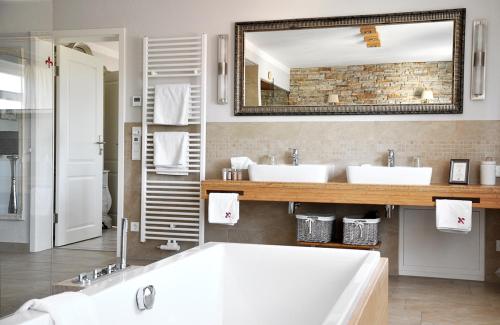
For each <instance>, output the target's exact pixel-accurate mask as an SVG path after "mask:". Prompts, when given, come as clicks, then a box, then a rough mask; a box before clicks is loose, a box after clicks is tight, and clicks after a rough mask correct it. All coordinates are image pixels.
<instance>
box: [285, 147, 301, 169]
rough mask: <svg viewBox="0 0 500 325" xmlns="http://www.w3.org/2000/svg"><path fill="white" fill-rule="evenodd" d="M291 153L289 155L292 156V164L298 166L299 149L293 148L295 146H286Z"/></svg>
mask: <svg viewBox="0 0 500 325" xmlns="http://www.w3.org/2000/svg"><path fill="white" fill-rule="evenodd" d="M288 149H289V150H290V151H291V152H292V154H291V157H292V165H294V166H298V165H299V149H295V148H288Z"/></svg>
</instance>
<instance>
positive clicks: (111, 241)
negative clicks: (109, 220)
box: [60, 228, 116, 252]
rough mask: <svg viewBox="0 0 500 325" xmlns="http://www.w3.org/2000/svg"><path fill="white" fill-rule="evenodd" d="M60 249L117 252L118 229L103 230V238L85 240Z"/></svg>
mask: <svg viewBox="0 0 500 325" xmlns="http://www.w3.org/2000/svg"><path fill="white" fill-rule="evenodd" d="M60 248H64V249H84V250H91V251H104V252H116V228H111V229H103V230H102V236H101V237H97V238H93V239H89V240H84V241H81V242H78V243H74V244H70V245H66V246H62V247H60Z"/></svg>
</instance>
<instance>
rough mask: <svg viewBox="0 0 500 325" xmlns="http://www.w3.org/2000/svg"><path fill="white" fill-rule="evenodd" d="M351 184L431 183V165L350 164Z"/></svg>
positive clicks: (348, 177)
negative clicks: (386, 165)
mask: <svg viewBox="0 0 500 325" xmlns="http://www.w3.org/2000/svg"><path fill="white" fill-rule="evenodd" d="M346 171H347V182H348V183H349V184H381V185H430V184H431V178H432V168H431V167H418V168H417V167H384V166H370V165H363V166H348V167H347V170H346Z"/></svg>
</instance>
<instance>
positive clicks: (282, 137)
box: [125, 121, 500, 282]
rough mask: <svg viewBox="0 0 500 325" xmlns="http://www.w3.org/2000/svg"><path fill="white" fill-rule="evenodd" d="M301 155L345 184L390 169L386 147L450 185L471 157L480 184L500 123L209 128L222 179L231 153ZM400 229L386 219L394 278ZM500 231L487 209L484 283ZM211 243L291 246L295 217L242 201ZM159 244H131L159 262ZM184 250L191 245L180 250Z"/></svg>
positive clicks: (132, 204)
mask: <svg viewBox="0 0 500 325" xmlns="http://www.w3.org/2000/svg"><path fill="white" fill-rule="evenodd" d="M132 125H136V124H132V123H128V124H127V125H126V129H125V140H126V141H125V215H127V216H128V217H130V218H131V220H139V216H140V175H141V174H140V162H138V161H134V162H132V161H131V158H130V157H131V156H130V132H131V127H132ZM289 147H294V148H298V149H299V151H300V160H301V162H304V163H335V165H336V172H335V181H346V175H345V167H346V166H347V165H349V164H361V163H371V164H385V162H386V153H387V149H389V148H391V149H394V150H395V151H396V163H397V164H398V165H410V164H411V163H412V160H413V157H414V156H419V157H421V159H422V162H423V164H424V165H425V166H431V167H433V169H434V170H433V179H432V181H433V182H434V183H446V182H447V181H448V169H449V160H450V159H451V158H468V159H471V182H472V183H477V182H478V179H479V163H480V161H481V160H482V159H485V158H486V157H490V156H491V157H495V158H496V159H497V161H499V162H500V121H447V122H303V123H209V124H208V125H207V169H206V175H207V178H217V179H220V171H221V168H223V167H228V166H229V158H230V157H231V156H239V155H243V156H248V157H250V158H251V159H253V160H255V161H259V160H260V159H262V157H263V156H265V155H268V154H274V155H276V157H277V158H278V160H279V162H281V163H285V162H286V163H289V160H288V159H289V157H288V153H287V148H289ZM371 209H376V210H378V211H379V213H380V215H382V216H383V215H384V211H383V207H373V206H363V205H358V206H353V205H317V204H313V205H311V204H308V205H304V206H302V207H301V208H300V210H299V211H320V212H321V211H322V212H327V211H331V212H333V213H335V214H336V215H337V216H338V217H343V216H345V215H350V214H359V213H364V212H366V211H368V210H371ZM398 227H399V219H398V217H397V213H396V215H395V216H394V217H393V218H392V219H386V218H383V220H382V222H381V224H380V237H381V239H382V241H383V245H382V248H381V253H382V255H383V256H387V257H389V263H390V273H391V274H397V264H398V261H397V256H398ZM499 233H500V212H499V211H497V210H488V211H487V218H486V279H487V281H491V282H500V279H499V278H498V277H497V276H496V275H495V274H494V272H495V270H496V269H497V268H499V267H500V253H498V252H496V251H495V239H498V238H496V237H498V234H499ZM205 237H206V238H205V240H206V241H234V242H248V243H262V244H280V245H293V244H294V243H295V220H294V217H293V216H289V215H288V214H287V205H286V203H270V202H253V203H251V202H242V204H241V216H240V221H239V222H238V224H237V225H236V226H233V227H231V226H221V225H210V224H208V223H206V228H205ZM159 244H161V242H157V241H148V242H146V243H140V241H139V237H138V235H137V234H135V235H132V238H131V239H130V240H129V249H130V256H131V257H132V258H151V259H154V258H161V257H164V256H167V255H168V254H170V253H168V252H162V251H159V250H158V249H157V248H155V247H156V246H158V245H159ZM182 247H183V248H185V247H190V246H188V245H182Z"/></svg>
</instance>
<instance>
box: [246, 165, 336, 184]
mask: <svg viewBox="0 0 500 325" xmlns="http://www.w3.org/2000/svg"><path fill="white" fill-rule="evenodd" d="M334 168H335V166H334V165H312V164H311V165H298V166H293V165H250V166H248V175H249V176H250V180H251V181H253V182H297V183H327V182H328V180H329V179H330V176H331V175H333V170H334Z"/></svg>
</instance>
